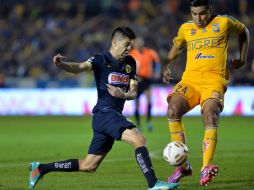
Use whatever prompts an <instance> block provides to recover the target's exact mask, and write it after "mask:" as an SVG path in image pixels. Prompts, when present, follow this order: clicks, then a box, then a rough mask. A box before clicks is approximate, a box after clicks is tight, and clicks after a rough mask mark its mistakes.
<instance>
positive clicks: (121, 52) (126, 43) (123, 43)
mask: <svg viewBox="0 0 254 190" xmlns="http://www.w3.org/2000/svg"><path fill="white" fill-rule="evenodd" d="M133 43H134V40H131V39H129V38H128V37H125V38H122V39H120V40H117V41H116V42H115V49H116V52H117V54H118V57H119V58H124V57H126V56H127V55H128V54H129V52H130V51H131V50H132V48H133Z"/></svg>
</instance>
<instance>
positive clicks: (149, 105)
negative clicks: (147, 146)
mask: <svg viewBox="0 0 254 190" xmlns="http://www.w3.org/2000/svg"><path fill="white" fill-rule="evenodd" d="M145 95H146V99H147V118H146V127H147V129H148V131H149V132H151V131H153V126H152V124H151V116H152V113H151V112H152V103H151V88H150V86H149V87H148V88H147V89H146V90H145Z"/></svg>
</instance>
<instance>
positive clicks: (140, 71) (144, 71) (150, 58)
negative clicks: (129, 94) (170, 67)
mask: <svg viewBox="0 0 254 190" xmlns="http://www.w3.org/2000/svg"><path fill="white" fill-rule="evenodd" d="M130 55H131V56H133V57H134V59H135V60H136V63H137V76H138V80H139V82H138V83H139V84H138V94H137V98H136V99H135V103H136V110H135V118H136V122H137V126H138V128H139V130H142V127H141V121H140V112H139V105H140V101H139V100H140V99H139V98H140V95H141V94H145V96H146V99H147V110H146V111H147V118H146V127H147V129H148V131H150V132H151V131H152V130H153V126H152V124H151V110H152V103H151V85H152V82H153V78H159V77H160V58H159V56H158V54H157V53H156V51H155V50H153V49H151V48H147V47H145V46H144V40H143V39H142V38H137V39H136V42H135V48H134V49H133V50H132V51H131V52H130Z"/></svg>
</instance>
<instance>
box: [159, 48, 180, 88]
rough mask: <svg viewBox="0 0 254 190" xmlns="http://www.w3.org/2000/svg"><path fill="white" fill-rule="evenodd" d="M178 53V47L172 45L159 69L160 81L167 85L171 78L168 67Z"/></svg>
mask: <svg viewBox="0 0 254 190" xmlns="http://www.w3.org/2000/svg"><path fill="white" fill-rule="evenodd" d="M180 53H181V51H180V49H179V48H178V46H176V45H175V44H173V46H172V48H171V49H170V50H169V52H168V55H167V58H166V60H165V62H164V63H163V65H162V68H161V74H162V80H163V82H164V83H167V84H168V83H169V80H170V79H171V76H170V75H171V71H170V69H169V65H170V64H171V63H172V62H173V61H174V60H175V59H176V58H177V57H178V56H179V55H180Z"/></svg>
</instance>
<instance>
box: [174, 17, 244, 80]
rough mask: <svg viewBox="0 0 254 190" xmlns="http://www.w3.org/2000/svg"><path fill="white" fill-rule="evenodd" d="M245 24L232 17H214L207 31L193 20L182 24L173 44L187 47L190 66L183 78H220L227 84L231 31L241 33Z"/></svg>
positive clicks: (187, 65) (187, 67)
mask: <svg viewBox="0 0 254 190" xmlns="http://www.w3.org/2000/svg"><path fill="white" fill-rule="evenodd" d="M244 30H245V26H244V24H242V23H241V22H239V21H237V20H236V19H234V18H232V17H229V16H219V15H218V16H215V17H214V18H213V19H212V21H211V22H210V23H209V24H208V25H207V26H206V27H205V28H198V27H197V26H196V25H195V24H194V23H193V21H190V22H187V23H184V24H182V26H181V27H180V29H179V31H178V35H177V37H175V38H174V40H173V41H174V44H175V45H176V46H178V47H179V48H182V47H184V46H186V47H187V64H186V69H185V72H184V74H183V78H185V77H187V78H193V77H194V78H196V77H197V78H199V76H200V77H202V78H203V77H204V76H207V77H209V76H211V77H212V78H214V76H215V78H216V76H218V77H219V78H221V79H222V81H223V83H224V84H225V85H226V84H227V83H228V71H227V48H228V39H229V34H230V33H231V32H236V33H242V32H243V31H244Z"/></svg>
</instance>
